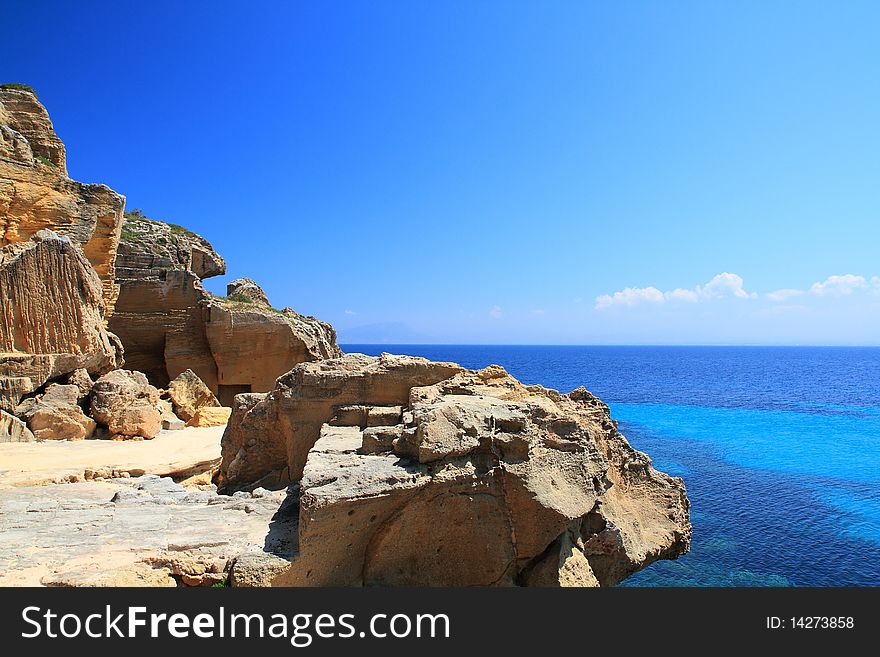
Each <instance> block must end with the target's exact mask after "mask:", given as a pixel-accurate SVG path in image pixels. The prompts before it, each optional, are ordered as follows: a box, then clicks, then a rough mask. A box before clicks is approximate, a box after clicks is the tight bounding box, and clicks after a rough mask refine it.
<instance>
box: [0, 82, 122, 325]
mask: <svg viewBox="0 0 880 657" xmlns="http://www.w3.org/2000/svg"><path fill="white" fill-rule="evenodd" d="M124 206H125V198H124V197H122V196H120V195H119V194H117V193H116V192H114V191H113V190H111V189H110V188H109V187H106V186H105V185H94V184H84V183H80V182H76V181H75V180H71V179H70V178H69V177H68V176H67V159H66V153H65V148H64V144H63V143H62V142H61V140H60V139H59V138H58V135H56V134H55V130H54V128H53V127H52V122H51V121H50V119H49V114H48V113H47V112H46V109H45V108H44V107H43V106H42V105H41V104H40V102H39V101H38V100H37V97H36V96H35V95H34V94H33V93H32V92H30V91H26V90H22V89H12V88H6V87H3V86H0V246H5V245H7V244H10V243H14V242H27V241H28V240H30V238H31V237H32V236H33V235H35V234H36V233H37V232H39V231H40V230H42V229H44V228H48V229H50V230H53V231H55V232H56V233H58V234H60V235H64V236H67V237H69V238H70V239H71V240H73V241H74V242H75V243H77V244H79V245H80V246H81V247H82V250H83V253H84V254H85V256H86V258H87V259H88V261H89V262H90V263H91V265H92V267H94V269H95V271H96V272H97V273H98V277H99V279H100V281H101V286H102V296H103V299H104V313H105V317H106V316H107V315H109V314H110V313H112V311H113V305H114V302H115V300H116V296H117V293H118V289H117V287H116V285H115V283H114V263H115V260H116V249H117V246H118V244H119V231H120V228H121V226H122V214H123V208H124Z"/></svg>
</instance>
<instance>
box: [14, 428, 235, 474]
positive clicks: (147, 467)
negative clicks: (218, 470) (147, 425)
mask: <svg viewBox="0 0 880 657" xmlns="http://www.w3.org/2000/svg"><path fill="white" fill-rule="evenodd" d="M225 428H226V427H225V426H219V427H187V428H185V429H181V430H179V431H162V432H160V433H159V435H158V436H156V437H155V438H154V439H153V440H143V441H114V440H79V441H73V442H69V441H57V442H55V441H46V442H38V443H7V444H0V489H2V488H7V487H9V486H40V485H45V484H51V483H62V482H65V481H67V482H69V481H82V480H84V479H85V478H86V471H87V470H90V471H92V472H100V471H102V470H105V471H115V473H116V475H117V476H118V474H119V473H124V472H126V473H128V474H129V475H130V476H132V477H137V476H140V475H143V474H156V475H160V476H173V477H175V478H180V477H182V476H186V475H187V474H188V473H190V472H203V471H205V470H207V469H209V468H211V467H212V466H213V465H216V464H218V463H219V462H220V439H221V438H222V436H223V431H224V429H225Z"/></svg>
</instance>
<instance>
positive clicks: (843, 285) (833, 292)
mask: <svg viewBox="0 0 880 657" xmlns="http://www.w3.org/2000/svg"><path fill="white" fill-rule="evenodd" d="M875 278H876V277H875ZM871 281H872V283H873V281H874V279H871ZM866 287H868V282H867V281H866V280H865V277H864V276H856V275H854V274H843V275H835V276H829V277H828V278H826V279H825V280H824V281H822V282H821V283H813V285H812V287H810V293H811V294H815V295H816V296H820V297H841V296H848V295H850V294H852V293H853V292H855V291H856V290H862V289H864V288H866Z"/></svg>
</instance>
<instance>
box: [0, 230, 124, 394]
mask: <svg viewBox="0 0 880 657" xmlns="http://www.w3.org/2000/svg"><path fill="white" fill-rule="evenodd" d="M102 292H103V288H102V285H101V281H100V279H99V278H98V275H97V274H96V273H95V270H94V269H93V268H92V266H91V265H90V264H89V261H88V260H87V259H86V257H85V256H84V255H83V252H82V250H81V249H80V247H79V245H77V244H76V243H75V242H74V241H73V240H71V239H70V238H69V237H62V236H59V235H57V234H56V233H53V232H52V231H50V230H41V231H39V232H37V233H36V234H35V235H33V237H32V238H31V239H30V240H29V241H28V242H24V243H15V244H9V245H7V246H4V247H2V248H0V407H2V408H5V409H6V410H8V411H9V410H12V409H13V408H14V407H15V406H16V404H17V403H18V402H19V400H20V399H21V398H22V397H23V396H24V395H26V394H29V393H32V392H34V391H35V390H37V389H38V388H40V387H41V386H43V385H44V384H45V383H46V382H48V381H51V380H52V379H56V378H58V377H61V376H63V375H65V374H68V373H70V372H73V371H74V370H77V369H84V370H87V371H88V372H90V373H92V374H104V373H105V372H108V371H109V370H112V369H113V368H115V367H118V366H119V365H121V363H122V350H121V346H120V345H119V342H118V340H117V339H116V337H115V336H114V335H112V334H110V333H108V331H107V330H106V329H105V328H104V314H105V306H104V297H103V294H102Z"/></svg>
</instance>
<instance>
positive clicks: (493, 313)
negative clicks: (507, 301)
mask: <svg viewBox="0 0 880 657" xmlns="http://www.w3.org/2000/svg"><path fill="white" fill-rule="evenodd" d="M503 314H504V313H503V312H502V311H501V306H492V308H491V309H490V310H489V317H491V318H492V319H501V315H503Z"/></svg>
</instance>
